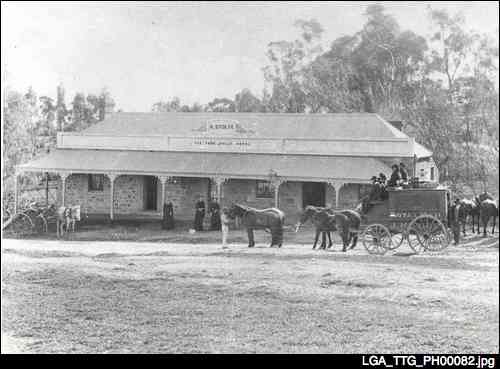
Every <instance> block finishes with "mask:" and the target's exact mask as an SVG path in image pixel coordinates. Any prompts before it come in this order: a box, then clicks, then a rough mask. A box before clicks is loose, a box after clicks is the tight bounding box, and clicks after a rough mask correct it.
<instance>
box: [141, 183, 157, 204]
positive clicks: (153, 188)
mask: <svg viewBox="0 0 500 369" xmlns="http://www.w3.org/2000/svg"><path fill="white" fill-rule="evenodd" d="M157 185H158V178H156V177H154V176H144V210H156V209H157V204H156V203H157V200H158V198H157V196H158V187H157Z"/></svg>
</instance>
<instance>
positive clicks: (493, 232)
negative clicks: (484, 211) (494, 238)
mask: <svg viewBox="0 0 500 369" xmlns="http://www.w3.org/2000/svg"><path fill="white" fill-rule="evenodd" d="M496 222H497V217H495V216H494V217H493V227H492V228H491V234H495V224H496Z"/></svg>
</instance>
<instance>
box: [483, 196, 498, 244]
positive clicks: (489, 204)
mask: <svg viewBox="0 0 500 369" xmlns="http://www.w3.org/2000/svg"><path fill="white" fill-rule="evenodd" d="M479 214H480V215H479V217H480V218H481V223H483V237H486V235H487V232H486V226H487V225H488V222H489V221H490V219H493V227H492V228H491V234H495V223H496V221H497V216H498V206H497V203H496V202H495V201H493V200H492V199H485V200H483V201H481V202H480V203H479Z"/></svg>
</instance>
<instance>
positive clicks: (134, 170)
mask: <svg viewBox="0 0 500 369" xmlns="http://www.w3.org/2000/svg"><path fill="white" fill-rule="evenodd" d="M18 168H19V169H21V170H26V171H49V172H52V171H53V172H58V171H69V172H75V173H93V172H94V173H96V172H101V173H109V172H114V173H122V174H127V173H131V174H158V175H160V174H164V175H172V176H183V175H184V176H196V177H210V176H215V175H221V176H233V177H240V178H246V177H247V178H266V177H267V176H268V175H269V173H270V171H271V170H273V171H274V172H276V174H277V175H278V176H280V177H285V178H289V179H297V180H307V179H309V180H314V179H318V180H321V179H350V180H352V181H369V179H370V178H371V177H372V176H373V175H378V173H380V172H384V173H388V174H389V173H390V172H391V170H390V168H389V167H388V166H387V165H385V164H383V163H382V162H381V161H379V160H377V159H374V158H360V157H329V156H309V155H273V154H234V153H203V152H200V153H192V152H190V153H186V152H159V151H158V152H150V151H124V150H84V149H57V150H54V151H53V152H51V153H50V154H48V155H47V156H45V157H42V158H40V159H37V160H34V161H31V162H29V163H27V164H23V165H20V166H19V167H18Z"/></svg>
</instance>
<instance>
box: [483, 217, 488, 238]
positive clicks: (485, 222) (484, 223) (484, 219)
mask: <svg viewBox="0 0 500 369" xmlns="http://www.w3.org/2000/svg"><path fill="white" fill-rule="evenodd" d="M482 220H483V237H486V236H487V232H486V226H487V225H488V220H489V219H487V218H483V219H482Z"/></svg>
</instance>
